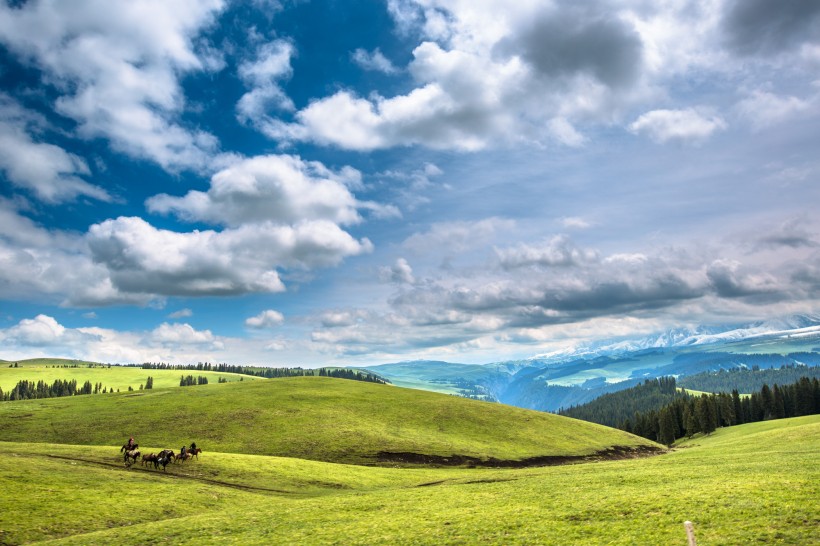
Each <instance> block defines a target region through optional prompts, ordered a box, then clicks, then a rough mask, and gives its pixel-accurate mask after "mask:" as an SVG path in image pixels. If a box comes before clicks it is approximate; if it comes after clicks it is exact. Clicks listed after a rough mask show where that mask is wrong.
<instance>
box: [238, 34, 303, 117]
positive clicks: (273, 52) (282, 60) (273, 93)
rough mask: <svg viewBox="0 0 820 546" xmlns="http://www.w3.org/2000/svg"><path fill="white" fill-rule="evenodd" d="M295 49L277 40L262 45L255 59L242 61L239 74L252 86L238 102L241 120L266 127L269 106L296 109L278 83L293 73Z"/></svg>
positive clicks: (246, 84) (285, 42)
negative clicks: (292, 60) (291, 63)
mask: <svg viewBox="0 0 820 546" xmlns="http://www.w3.org/2000/svg"><path fill="white" fill-rule="evenodd" d="M294 53H295V50H294V47H293V44H291V43H290V42H287V41H285V40H276V41H273V42H269V43H266V44H264V45H262V46H261V47H260V48H259V51H258V52H257V56H256V59H254V60H253V61H246V62H244V63H242V64H241V65H239V77H240V78H241V79H242V81H243V83H244V84H245V86H246V87H249V88H250V89H251V90H250V91H248V92H247V93H245V94H244V95H242V98H240V99H239V102H238V103H237V105H236V112H237V117H238V118H239V121H241V122H243V123H250V124H256V125H258V126H259V127H261V128H263V130H264V126H265V124H266V123H268V122H269V120H270V117H269V114H268V112H269V110H270V109H274V110H284V111H290V110H293V109H294V105H293V101H292V100H291V99H290V98H289V97H288V96H287V94H286V93H285V91H284V90H283V89H282V87H281V86H280V84H279V82H280V81H283V80H287V79H288V78H290V76H291V75H292V73H293V69H292V68H291V65H290V60H291V57H293V55H294Z"/></svg>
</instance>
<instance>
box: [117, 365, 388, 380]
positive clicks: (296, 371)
mask: <svg viewBox="0 0 820 546" xmlns="http://www.w3.org/2000/svg"><path fill="white" fill-rule="evenodd" d="M126 366H130V367H140V368H142V369H144V370H186V371H187V370H190V371H200V372H203V371H204V372H224V373H238V374H243V375H252V376H255V377H265V378H267V379H273V378H279V377H305V376H318V377H337V378H341V379H352V380H354V381H366V382H369V383H381V384H383V385H384V384H387V383H390V381H388V380H387V379H385V378H383V377H381V376H378V375H376V374H374V373H372V372H368V371H361V370H353V369H350V368H318V369H311V368H308V369H305V368H266V367H263V366H236V365H233V364H211V363H209V362H200V363H198V364H184V365H178V364H165V363H164V362H159V363H154V362H144V363H143V364H126Z"/></svg>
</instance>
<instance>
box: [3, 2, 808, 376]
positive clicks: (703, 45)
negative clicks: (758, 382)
mask: <svg viewBox="0 0 820 546" xmlns="http://www.w3.org/2000/svg"><path fill="white" fill-rule="evenodd" d="M817 74H820V4H818V3H816V2H810V1H804V0H783V1H780V2H770V1H766V0H745V1H739V0H708V1H687V0H674V1H670V2H647V1H644V0H621V1H617V2H604V1H600V2H598V1H593V2H586V3H583V4H579V3H577V2H569V1H558V2H550V1H532V2H530V1H522V2H507V1H505V2H501V1H491V0H475V1H471V2H461V1H452V2H446V1H439V0H419V1H413V0H388V1H386V2H378V1H362V2H336V1H325V2H309V1H284V0H282V1H275V0H267V1H263V0H257V1H252V0H246V1H241V2H227V1H223V0H178V1H173V2H172V1H159V0H157V1H141V2H134V1H114V0H107V1H105V2H100V1H92V0H87V1H86V0H82V1H81V0H77V1H76V2H60V1H57V0H53V1H45V0H41V1H37V0H28V1H24V2H6V3H2V4H0V86H2V88H0V189H1V190H2V191H1V192H0V302H2V304H1V305H2V307H0V358H5V359H22V358H27V357H35V356H59V357H69V358H86V359H92V360H98V361H105V362H143V361H164V362H172V363H189V362H197V361H210V362H228V363H233V364H262V365H272V366H286V365H291V366H296V365H301V366H319V365H330V364H333V365H338V364H351V365H361V364H368V363H379V362H390V361H397V360H412V359H444V360H450V361H457V362H491V361H497V360H505V359H515V358H526V357H530V356H534V355H539V354H550V353H554V352H557V351H562V350H566V349H569V348H572V347H575V346H578V345H582V344H584V343H588V342H590V341H593V340H596V339H600V338H610V337H622V336H633V335H635V336H637V335H643V334H648V333H652V332H656V331H660V330H663V329H666V328H670V327H677V326H682V325H693V324H699V323H709V324H711V323H727V322H735V321H746V320H754V319H760V318H765V317H771V316H777V315H784V314H789V313H793V312H811V311H815V310H816V309H817V308H818V305H817V303H818V302H817V298H818V288H820V252H818V248H820V234H819V233H818V230H819V229H820V226H818V221H817V213H816V212H817V205H818V203H820V189H818V188H819V186H820V185H818V173H820V160H818V157H820V154H819V153H818V152H819V151H820V144H819V143H820V123H818V122H820V79H818V76H817Z"/></svg>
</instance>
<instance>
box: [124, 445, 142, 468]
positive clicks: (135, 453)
mask: <svg viewBox="0 0 820 546" xmlns="http://www.w3.org/2000/svg"><path fill="white" fill-rule="evenodd" d="M139 456H140V451H139V450H138V449H132V450H131V451H126V452H125V457H124V462H125V466H131V465H132V464H134V463H135V462H137V459H138V458H139ZM129 461H130V462H129Z"/></svg>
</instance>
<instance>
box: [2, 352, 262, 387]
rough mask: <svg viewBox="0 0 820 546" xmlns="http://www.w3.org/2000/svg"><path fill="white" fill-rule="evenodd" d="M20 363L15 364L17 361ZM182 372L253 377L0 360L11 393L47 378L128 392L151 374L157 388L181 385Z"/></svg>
mask: <svg viewBox="0 0 820 546" xmlns="http://www.w3.org/2000/svg"><path fill="white" fill-rule="evenodd" d="M15 363H16V364H17V366H16V367H14V366H13V365H14V364H15ZM10 364H11V365H12V367H9V365H10ZM181 375H185V376H187V375H193V376H194V377H197V376H200V375H202V376H205V377H207V378H208V382H209V383H216V382H217V381H218V380H219V378H222V379H224V380H226V381H239V380H240V378H242V380H243V381H248V380H252V379H254V378H253V377H252V376H246V375H240V374H235V373H221V372H209V371H197V370H193V371H191V370H143V369H142V368H132V367H125V366H108V365H106V364H98V363H95V362H86V361H82V360H66V359H61V358H36V359H31V360H17V361H3V360H0V389H3V391H5V392H9V391H10V390H11V389H12V388H14V386H15V385H16V384H17V383H18V382H19V381H22V380H26V381H34V382H35V383H36V382H37V381H41V380H42V381H45V382H46V383H48V384H51V383H53V382H54V380H55V379H60V380H63V381H66V380H71V379H76V380H77V383H78V384H79V385H82V384H83V383H84V382H86V381H91V383H92V385H93V384H97V383H102V385H103V387H105V388H106V390H112V389H113V390H114V391H116V390H118V389H119V390H120V391H127V390H128V387H131V388H132V389H134V390H138V389H139V386H140V385H144V384H145V382H146V381H147V379H148V376H151V377H153V378H154V388H161V387H175V386H179V378H180V376H181Z"/></svg>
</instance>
